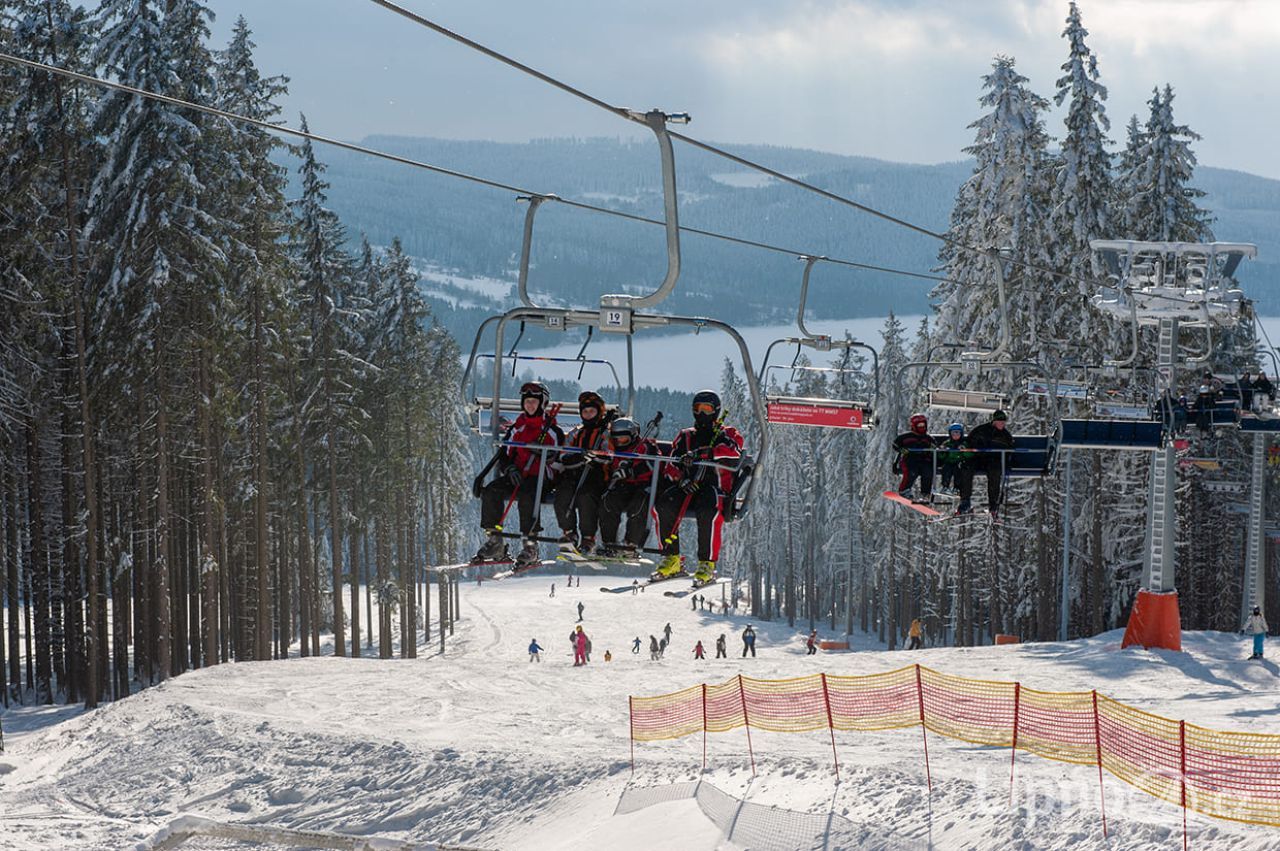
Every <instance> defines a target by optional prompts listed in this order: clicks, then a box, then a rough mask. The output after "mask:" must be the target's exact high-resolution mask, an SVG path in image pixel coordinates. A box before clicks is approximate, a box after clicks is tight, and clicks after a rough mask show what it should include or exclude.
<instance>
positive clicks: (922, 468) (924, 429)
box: [891, 414, 935, 503]
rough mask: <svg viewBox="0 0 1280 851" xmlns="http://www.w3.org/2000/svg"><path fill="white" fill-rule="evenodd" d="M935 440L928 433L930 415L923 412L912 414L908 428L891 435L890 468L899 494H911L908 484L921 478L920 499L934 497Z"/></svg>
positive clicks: (926, 500)
mask: <svg viewBox="0 0 1280 851" xmlns="http://www.w3.org/2000/svg"><path fill="white" fill-rule="evenodd" d="M934 446H935V443H934V440H933V438H932V437H931V436H930V435H929V418H928V417H926V416H925V415H924V414H916V415H914V416H913V417H911V430H910V431H905V432H903V433H902V434H900V435H898V436H897V437H895V438H894V439H893V449H894V452H895V453H896V454H895V455H894V458H893V464H892V465H891V466H892V469H893V471H894V472H895V473H898V474H899V475H900V476H901V478H900V479H899V480H898V496H905V497H908V498H909V496H910V492H911V486H912V485H913V484H915V481H916V479H917V478H918V479H920V496H921V499H922V500H923V501H924V502H926V503H928V502H932V501H933V463H934V462H933V449H934Z"/></svg>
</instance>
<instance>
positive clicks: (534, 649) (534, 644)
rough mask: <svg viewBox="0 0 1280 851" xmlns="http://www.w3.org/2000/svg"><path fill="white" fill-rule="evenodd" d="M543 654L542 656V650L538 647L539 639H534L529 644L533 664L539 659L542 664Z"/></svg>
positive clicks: (530, 659) (530, 658)
mask: <svg viewBox="0 0 1280 851" xmlns="http://www.w3.org/2000/svg"><path fill="white" fill-rule="evenodd" d="M541 654H542V648H541V647H539V646H538V639H536V638H534V639H532V640H531V641H530V642H529V661H530V662H532V661H533V660H534V659H537V660H538V662H541V661H542V655H541Z"/></svg>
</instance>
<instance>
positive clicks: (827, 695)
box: [820, 672, 840, 783]
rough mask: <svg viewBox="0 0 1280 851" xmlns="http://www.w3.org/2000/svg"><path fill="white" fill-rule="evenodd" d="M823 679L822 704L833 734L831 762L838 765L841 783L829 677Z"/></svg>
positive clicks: (837, 778) (838, 775)
mask: <svg viewBox="0 0 1280 851" xmlns="http://www.w3.org/2000/svg"><path fill="white" fill-rule="evenodd" d="M820 676H821V677H822V702H823V703H825V704H826V705H827V730H829V731H830V733H831V760H832V762H834V763H835V764H836V782H837V783H839V782H840V757H839V756H838V755H837V754H836V725H835V723H834V722H833V721H832V720H831V693H830V692H828V691H827V675H826V673H825V672H824V673H822V674H820Z"/></svg>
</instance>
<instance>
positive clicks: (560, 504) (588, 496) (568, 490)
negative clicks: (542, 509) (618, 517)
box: [556, 464, 605, 537]
mask: <svg viewBox="0 0 1280 851" xmlns="http://www.w3.org/2000/svg"><path fill="white" fill-rule="evenodd" d="M580 479H581V481H582V487H578V481H579V480H580ZM604 485H605V482H604V476H602V475H601V473H600V468H599V466H597V465H595V464H592V465H590V469H589V470H588V471H587V477H586V478H585V479H583V478H582V470H574V469H569V470H566V471H565V472H563V473H561V474H560V475H559V476H557V477H556V521H557V522H558V523H559V524H560V530H561V531H562V532H572V531H577V532H578V533H579V534H580V535H582V536H584V537H585V536H587V535H591V536H592V537H595V534H596V530H597V529H598V528H599V525H600V497H601V496H602V495H603V494H604ZM575 488H576V489H577V496H576V497H575V495H574V489H575Z"/></svg>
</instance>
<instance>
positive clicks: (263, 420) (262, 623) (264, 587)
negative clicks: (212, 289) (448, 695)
mask: <svg viewBox="0 0 1280 851" xmlns="http://www.w3.org/2000/svg"><path fill="white" fill-rule="evenodd" d="M260 277H261V276H260V275H258V274H256V273H255V274H254V275H253V278H254V286H253V375H254V379H253V473H254V475H253V478H254V487H255V490H256V493H255V494H254V501H253V514H254V529H255V537H256V540H257V545H256V546H255V547H254V557H255V565H256V567H257V571H256V575H257V583H258V631H257V641H256V642H255V643H256V647H257V650H256V652H255V654H254V655H255V656H256V657H257V658H258V659H270V658H271V577H270V576H269V574H268V571H267V402H266V393H265V392H264V390H263V386H262V385H263V382H264V381H266V377H267V364H266V357H265V355H264V344H263V334H264V329H263V327H262V285H261V282H260V280H259V279H260ZM334 592H335V593H337V588H334ZM340 634H341V633H339V635H340ZM341 643H342V642H341V640H339V642H338V647H339V652H338V655H339V656H341V655H342V652H341Z"/></svg>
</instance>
